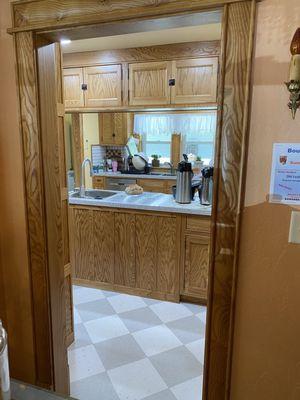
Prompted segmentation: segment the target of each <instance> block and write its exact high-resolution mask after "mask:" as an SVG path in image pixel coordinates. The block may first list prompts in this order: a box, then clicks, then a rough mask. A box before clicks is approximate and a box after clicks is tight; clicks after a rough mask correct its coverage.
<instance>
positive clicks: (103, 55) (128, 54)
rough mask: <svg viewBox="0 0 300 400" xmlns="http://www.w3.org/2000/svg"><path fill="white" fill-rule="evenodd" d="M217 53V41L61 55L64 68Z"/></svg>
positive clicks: (162, 59) (218, 49) (218, 46)
mask: <svg viewBox="0 0 300 400" xmlns="http://www.w3.org/2000/svg"><path fill="white" fill-rule="evenodd" d="M219 54H220V42H219V41H208V42H190V43H176V44H168V45H159V46H146V47H134V48H131V49H118V50H102V51H86V52H82V53H66V54H64V55H63V65H64V68H75V67H83V66H95V65H101V64H121V63H136V62H149V61H168V60H177V59H187V58H199V57H212V56H218V55H219ZM125 66H126V65H125ZM124 80H125V78H124Z"/></svg>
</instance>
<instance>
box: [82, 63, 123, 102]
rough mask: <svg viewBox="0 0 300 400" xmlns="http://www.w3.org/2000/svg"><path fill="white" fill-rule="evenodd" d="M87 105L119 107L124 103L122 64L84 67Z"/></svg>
mask: <svg viewBox="0 0 300 400" xmlns="http://www.w3.org/2000/svg"><path fill="white" fill-rule="evenodd" d="M84 83H85V84H86V85H87V87H86V90H85V106H86V107H89V108H96V107H118V106H121V105H122V68H121V65H103V66H99V67H87V68H84Z"/></svg>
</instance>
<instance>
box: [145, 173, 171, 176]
mask: <svg viewBox="0 0 300 400" xmlns="http://www.w3.org/2000/svg"><path fill="white" fill-rule="evenodd" d="M149 175H153V176H176V175H175V174H171V173H162V172H150V173H149Z"/></svg>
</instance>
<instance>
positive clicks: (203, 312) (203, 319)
mask: <svg viewBox="0 0 300 400" xmlns="http://www.w3.org/2000/svg"><path fill="white" fill-rule="evenodd" d="M196 317H198V318H199V319H200V321H201V322H203V324H204V325H206V311H202V312H200V313H199V314H197V315H196Z"/></svg>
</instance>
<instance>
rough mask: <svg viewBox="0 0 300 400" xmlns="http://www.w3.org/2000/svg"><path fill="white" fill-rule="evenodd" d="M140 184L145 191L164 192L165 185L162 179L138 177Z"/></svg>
mask: <svg viewBox="0 0 300 400" xmlns="http://www.w3.org/2000/svg"><path fill="white" fill-rule="evenodd" d="M138 185H140V186H141V187H142V188H143V189H144V191H145V192H155V193H165V191H166V186H165V181H164V180H159V179H139V180H138Z"/></svg>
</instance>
